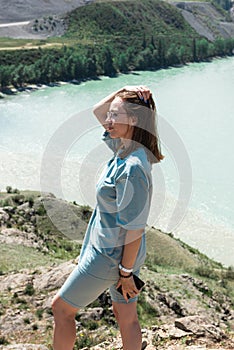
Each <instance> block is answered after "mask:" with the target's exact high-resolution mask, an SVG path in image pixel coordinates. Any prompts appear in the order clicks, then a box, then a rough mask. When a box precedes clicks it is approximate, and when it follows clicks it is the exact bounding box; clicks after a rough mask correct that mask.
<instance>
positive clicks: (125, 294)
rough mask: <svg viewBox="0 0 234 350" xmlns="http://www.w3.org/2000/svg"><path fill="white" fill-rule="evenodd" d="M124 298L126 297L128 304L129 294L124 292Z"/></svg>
mask: <svg viewBox="0 0 234 350" xmlns="http://www.w3.org/2000/svg"><path fill="white" fill-rule="evenodd" d="M123 297H124V299H125V300H126V302H127V303H128V296H127V293H126V292H123Z"/></svg>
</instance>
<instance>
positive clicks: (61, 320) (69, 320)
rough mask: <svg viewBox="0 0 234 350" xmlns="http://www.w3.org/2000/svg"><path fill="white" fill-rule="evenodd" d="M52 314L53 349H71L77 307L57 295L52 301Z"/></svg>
mask: <svg viewBox="0 0 234 350" xmlns="http://www.w3.org/2000/svg"><path fill="white" fill-rule="evenodd" d="M52 310H53V314H54V339H53V349H54V350H72V349H73V347H74V344H75V341H76V323H75V316H76V313H77V311H78V309H76V308H74V307H72V306H71V305H69V304H67V303H66V302H65V301H63V300H62V299H61V298H60V297H59V296H58V295H56V296H55V298H54V300H53V302H52Z"/></svg>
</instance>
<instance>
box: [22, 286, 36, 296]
mask: <svg viewBox="0 0 234 350" xmlns="http://www.w3.org/2000/svg"><path fill="white" fill-rule="evenodd" d="M24 294H26V295H33V294H35V289H34V287H33V284H32V283H28V284H27V285H26V287H25V290H24Z"/></svg>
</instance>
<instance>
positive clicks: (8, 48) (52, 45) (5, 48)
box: [0, 43, 63, 51]
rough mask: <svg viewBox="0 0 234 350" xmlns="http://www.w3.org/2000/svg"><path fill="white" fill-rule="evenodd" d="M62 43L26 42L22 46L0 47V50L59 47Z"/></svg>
mask: <svg viewBox="0 0 234 350" xmlns="http://www.w3.org/2000/svg"><path fill="white" fill-rule="evenodd" d="M61 46H63V44H61V43H47V44H43V45H31V43H28V44H26V45H22V46H14V47H0V51H6V50H12V51H13V50H32V49H39V47H41V48H43V49H44V48H49V47H61Z"/></svg>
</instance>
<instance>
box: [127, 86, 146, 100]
mask: <svg viewBox="0 0 234 350" xmlns="http://www.w3.org/2000/svg"><path fill="white" fill-rule="evenodd" d="M123 91H133V92H136V93H137V95H138V96H139V98H141V99H143V100H145V101H147V100H148V99H149V98H150V96H151V95H152V93H151V91H150V89H149V88H148V87H147V86H144V85H127V86H124V88H123Z"/></svg>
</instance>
